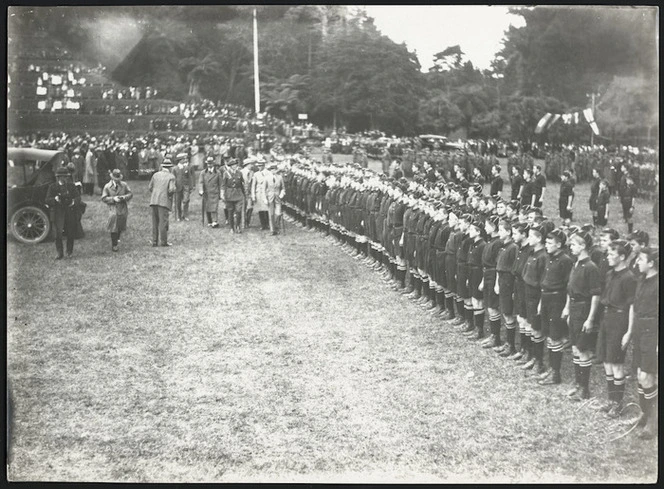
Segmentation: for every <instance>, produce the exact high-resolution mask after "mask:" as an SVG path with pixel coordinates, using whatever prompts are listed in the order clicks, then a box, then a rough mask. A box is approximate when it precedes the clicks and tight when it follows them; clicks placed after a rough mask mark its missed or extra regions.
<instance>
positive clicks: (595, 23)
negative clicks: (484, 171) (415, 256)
mask: <svg viewBox="0 0 664 489" xmlns="http://www.w3.org/2000/svg"><path fill="white" fill-rule="evenodd" d="M254 8H256V9H257V15H258V19H259V40H258V45H259V61H260V67H261V86H262V87H261V88H262V90H261V91H262V94H261V96H262V102H261V103H262V110H267V111H268V112H271V113H273V114H275V115H279V116H281V117H285V118H294V117H296V114H297V113H298V112H307V113H309V115H310V120H312V121H314V122H316V123H318V124H320V125H322V126H327V127H331V126H341V125H344V126H346V127H347V128H348V129H349V130H363V129H369V128H375V129H381V130H383V131H386V132H390V133H395V134H414V133H417V132H434V133H442V134H448V135H449V134H461V135H466V136H469V137H512V138H518V139H532V138H534V137H536V136H535V135H534V133H533V130H534V127H535V125H536V123H537V120H539V118H540V117H541V116H542V115H544V113H546V112H547V111H556V113H563V112H565V111H579V110H583V109H584V108H586V107H589V106H590V104H591V100H592V97H591V94H593V93H594V94H595V100H596V120H597V122H598V124H599V126H600V130H601V131H602V132H603V133H604V134H605V135H607V137H610V138H615V139H624V138H643V137H645V136H646V135H651V134H657V130H658V124H659V114H658V102H659V98H658V84H659V78H658V68H659V66H658V58H657V54H658V51H657V43H656V42H657V41H656V33H657V24H656V22H657V11H656V9H655V8H652V7H620V8H616V7H606V6H596V7H571V6H564V7H520V8H514V9H512V12H513V13H514V14H516V15H519V16H521V17H522V18H523V19H524V21H525V25H524V26H523V27H518V28H517V27H510V28H509V29H508V30H507V31H505V33H504V39H503V44H502V48H501V49H500V51H499V52H498V53H496V56H495V58H494V60H493V62H492V64H491V68H490V69H489V70H484V71H481V70H478V69H477V68H476V67H474V66H473V64H472V62H470V61H469V60H468V59H467V58H466V55H465V53H464V51H463V46H461V45H452V46H440V51H439V52H438V53H437V54H436V55H435V56H434V59H433V63H432V66H431V67H429V68H428V71H427V72H426V73H422V71H421V69H420V68H421V67H420V65H419V63H418V60H417V58H416V56H415V54H414V53H413V52H411V51H409V50H408V49H407V47H406V46H405V45H403V44H397V43H395V42H394V41H392V40H391V39H389V38H388V37H386V36H384V35H383V34H382V33H381V32H380V31H379V30H378V29H377V28H376V26H375V25H374V24H373V19H371V18H370V17H368V16H367V15H366V13H365V12H364V11H363V10H362V9H360V8H354V7H349V6H342V5H279V6H277V5H268V6H266V5H256V6H253V5H218V6H212V5H209V6H171V5H168V6H117V7H116V6H114V7H96V6H95V7H49V8H46V7H13V8H12V9H11V10H10V12H11V14H10V18H9V24H8V31H9V34H10V36H11V35H13V34H16V33H19V34H25V33H30V32H33V31H34V30H35V29H38V30H40V31H44V32H47V33H48V35H49V36H51V37H52V38H53V39H54V40H57V41H58V42H62V43H64V44H65V45H66V46H67V47H68V48H69V49H70V50H71V51H72V52H73V53H74V55H75V56H76V57H79V58H81V59H83V60H88V61H90V62H91V63H92V64H96V63H97V62H99V61H100V59H99V58H100V56H101V55H100V53H99V52H96V51H95V43H94V42H92V41H93V40H94V39H95V36H96V35H97V32H96V31H95V29H96V27H95V26H97V25H98V22H99V21H100V19H107V20H108V19H111V20H112V21H113V22H117V28H118V29H123V28H125V27H126V26H127V25H128V22H129V21H131V22H132V23H133V24H132V25H135V26H138V27H137V29H139V31H140V34H139V35H140V40H139V41H138V43H137V44H136V45H135V46H134V47H133V49H131V50H130V51H129V53H128V54H127V55H126V56H125V57H124V59H122V60H121V61H120V62H119V63H117V66H116V67H115V69H114V70H113V72H112V77H113V78H114V79H115V80H116V81H118V82H119V83H122V84H126V85H143V86H145V85H149V86H153V87H156V88H158V89H159V92H160V93H161V94H162V95H163V96H164V97H167V98H173V99H187V98H193V99H196V98H200V97H204V98H208V99H212V100H215V101H216V100H218V101H221V102H228V103H236V104H243V105H247V106H252V105H253V66H252V61H253V58H252V25H251V23H252V13H253V10H254ZM558 132H559V133H560V131H558ZM561 134H562V133H561ZM559 135H560V134H559ZM588 135H589V128H587V127H585V128H584V130H579V131H576V133H575V132H574V131H567V132H566V133H565V137H568V138H572V139H574V138H577V139H578V138H586V137H587V136H588ZM537 137H540V138H547V137H549V136H548V135H547V133H545V134H543V135H541V136H537ZM561 137H562V136H561Z"/></svg>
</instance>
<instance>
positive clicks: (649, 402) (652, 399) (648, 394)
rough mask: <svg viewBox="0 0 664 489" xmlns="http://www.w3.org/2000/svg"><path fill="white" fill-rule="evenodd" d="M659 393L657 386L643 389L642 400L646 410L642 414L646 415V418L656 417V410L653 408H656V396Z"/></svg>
mask: <svg viewBox="0 0 664 489" xmlns="http://www.w3.org/2000/svg"><path fill="white" fill-rule="evenodd" d="M658 393H659V390H658V386H657V385H653V386H652V387H649V388H644V389H643V398H644V401H645V402H644V406H645V408H646V410H645V411H644V413H647V416H648V417H650V416H654V415H656V414H657V413H656V409H655V407H656V406H657V395H658Z"/></svg>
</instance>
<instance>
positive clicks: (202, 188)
mask: <svg viewBox="0 0 664 489" xmlns="http://www.w3.org/2000/svg"><path fill="white" fill-rule="evenodd" d="M205 163H206V166H205V170H203V171H202V172H201V173H200V174H199V175H198V195H200V196H201V197H203V208H204V209H205V213H206V215H207V222H208V226H210V227H213V228H218V227H219V223H218V222H217V209H218V208H219V199H220V196H221V176H220V175H219V171H217V163H216V161H215V159H214V157H213V156H208V157H207V158H206V161H205Z"/></svg>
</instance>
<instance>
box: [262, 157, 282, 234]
mask: <svg viewBox="0 0 664 489" xmlns="http://www.w3.org/2000/svg"><path fill="white" fill-rule="evenodd" d="M267 170H268V171H267V172H266V174H265V197H266V199H267V212H268V217H269V220H270V231H271V232H272V235H273V236H275V235H277V234H279V232H278V231H277V228H278V227H281V223H280V219H281V202H282V199H283V198H284V196H285V195H286V192H285V188H284V179H283V178H282V177H281V175H279V174H278V173H277V164H276V163H275V162H274V161H272V162H270V163H269V164H268V165H267Z"/></svg>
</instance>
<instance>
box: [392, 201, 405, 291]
mask: <svg viewBox="0 0 664 489" xmlns="http://www.w3.org/2000/svg"><path fill="white" fill-rule="evenodd" d="M403 190H404V189H402V188H396V189H395V192H394V195H395V203H394V204H393V205H394V225H393V226H392V230H391V235H390V239H391V240H392V250H393V253H394V259H395V262H396V277H397V285H396V288H397V290H403V289H404V288H405V287H406V261H405V260H404V252H403V241H402V240H403V232H404V216H405V212H406V209H407V206H406V202H407V197H406V195H405V193H404V191H403ZM391 207H392V206H391V205H390V208H391ZM388 212H390V211H388Z"/></svg>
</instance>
